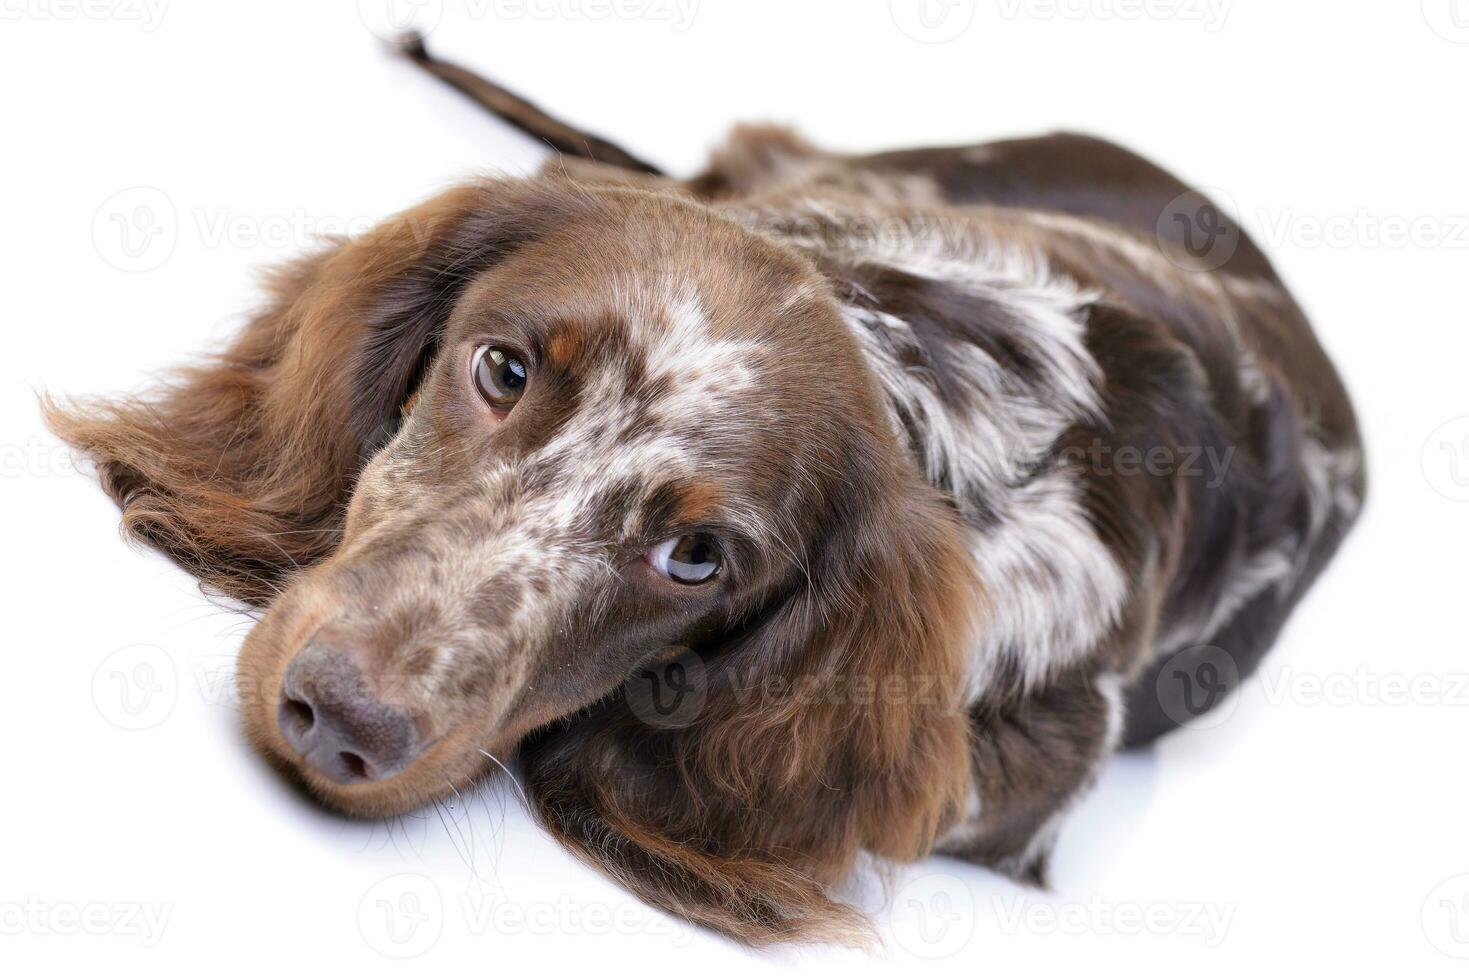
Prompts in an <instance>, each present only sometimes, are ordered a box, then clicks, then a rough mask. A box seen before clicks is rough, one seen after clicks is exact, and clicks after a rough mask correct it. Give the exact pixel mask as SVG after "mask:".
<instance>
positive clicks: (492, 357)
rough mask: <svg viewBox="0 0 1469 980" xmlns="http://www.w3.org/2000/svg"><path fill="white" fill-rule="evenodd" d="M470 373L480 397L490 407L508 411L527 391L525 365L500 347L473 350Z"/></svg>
mask: <svg viewBox="0 0 1469 980" xmlns="http://www.w3.org/2000/svg"><path fill="white" fill-rule="evenodd" d="M470 374H471V376H472V377H473V378H474V387H475V389H476V390H477V391H479V394H480V397H481V398H483V399H484V400H485V401H487V402H489V404H490V407H491V408H494V409H496V410H498V411H501V412H508V411H510V409H511V408H513V407H514V406H515V403H516V402H518V401H520V396H521V395H522V394H524V393H525V379H526V373H525V364H524V362H522V361H521V360H520V358H518V357H516V356H515V355H513V354H511V353H509V352H508V351H504V350H501V349H500V348H498V347H489V346H485V347H480V348H478V349H477V350H475V352H474V360H473V361H472V362H471V363H470Z"/></svg>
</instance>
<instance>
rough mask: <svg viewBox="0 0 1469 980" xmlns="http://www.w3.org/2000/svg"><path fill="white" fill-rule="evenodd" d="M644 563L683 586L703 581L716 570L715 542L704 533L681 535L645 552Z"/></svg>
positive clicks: (716, 548)
mask: <svg viewBox="0 0 1469 980" xmlns="http://www.w3.org/2000/svg"><path fill="white" fill-rule="evenodd" d="M648 564H650V565H652V566H653V567H654V568H655V569H657V570H658V571H659V572H662V573H663V574H664V575H667V576H668V577H669V578H671V579H673V580H674V581H675V582H679V583H681V584H683V585H698V584H699V583H700V582H707V581H709V580H710V579H711V578H713V577H714V576H715V575H716V574H718V572H719V564H720V559H719V544H718V543H717V542H716V541H715V540H714V539H713V538H711V537H710V536H709V535H707V534H685V535H683V536H682V537H678V538H669V539H668V540H667V541H665V542H663V543H662V544H660V545H657V546H656V547H654V548H652V549H650V550H649V551H648Z"/></svg>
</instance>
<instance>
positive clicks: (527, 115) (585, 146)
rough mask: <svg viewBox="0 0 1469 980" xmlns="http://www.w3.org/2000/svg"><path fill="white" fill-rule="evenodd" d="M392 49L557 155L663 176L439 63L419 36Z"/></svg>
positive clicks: (492, 86) (407, 37)
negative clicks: (546, 145) (543, 144)
mask: <svg viewBox="0 0 1469 980" xmlns="http://www.w3.org/2000/svg"><path fill="white" fill-rule="evenodd" d="M395 46H396V48H397V50H398V52H399V53H400V54H402V55H403V56H404V57H406V58H408V59H409V60H411V61H412V62H413V63H414V64H416V65H418V66H419V67H421V68H423V69H424V70H425V71H427V72H428V73H429V74H431V75H433V76H434V77H435V78H438V79H440V80H441V81H443V82H446V83H448V84H449V85H451V86H453V87H454V88H456V89H458V90H459V91H460V92H463V93H464V94H465V95H467V96H469V97H470V98H471V99H473V100H474V101H475V102H476V103H477V104H479V105H481V106H483V107H484V108H486V109H488V110H489V111H490V112H492V113H494V114H495V115H497V116H499V117H500V118H501V119H503V120H505V121H506V122H508V123H509V124H510V125H512V126H514V127H515V128H516V129H518V130H520V131H521V132H523V133H525V134H526V135H528V136H531V137H534V138H535V139H538V140H541V141H543V142H545V143H546V144H548V145H549V146H550V147H551V148H552V149H554V150H556V151H558V152H560V153H565V154H567V155H568V156H575V157H583V158H585V159H587V160H595V161H597V162H598V163H605V164H610V165H612V166H614V167H623V168H625V169H627V170H635V171H638V172H639V173H645V174H652V175H654V176H662V175H663V171H662V170H660V169H659V168H658V167H655V166H654V165H653V164H651V163H648V162H647V161H646V160H641V159H639V158H638V157H635V156H633V155H632V154H631V153H629V152H627V151H626V150H624V149H623V148H622V147H620V146H618V145H617V144H616V143H609V142H608V141H607V140H604V139H602V138H601V137H600V136H594V135H592V134H591V133H588V132H586V131H585V130H581V129H577V128H576V127H574V126H569V125H567V124H566V123H564V122H562V121H561V120H559V119H557V118H555V117H554V116H551V115H548V114H547V113H546V112H544V111H542V110H541V109H540V108H539V107H537V106H535V105H533V104H532V103H530V102H528V101H526V100H525V99H522V98H521V97H520V96H518V95H516V94H515V93H514V92H510V91H508V90H506V89H504V88H501V87H500V86H499V85H496V84H495V83H494V82H492V81H490V80H489V79H487V78H482V77H480V76H479V75H476V74H475V73H474V72H472V71H469V70H467V69H465V68H460V67H459V66H458V65H455V64H450V63H449V62H447V61H440V60H439V59H438V58H435V57H434V56H433V55H431V54H430V53H429V51H428V48H427V47H426V46H425V45H424V41H423V35H422V34H419V33H418V32H417V31H411V32H409V33H407V34H404V35H403V36H402V37H400V38H399V39H398V41H397V42H396V45H395Z"/></svg>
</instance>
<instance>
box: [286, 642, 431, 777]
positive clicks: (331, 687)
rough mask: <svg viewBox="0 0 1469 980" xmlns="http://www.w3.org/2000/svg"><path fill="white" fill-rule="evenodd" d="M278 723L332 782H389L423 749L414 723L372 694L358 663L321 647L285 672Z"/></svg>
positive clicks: (308, 650) (293, 744)
mask: <svg viewBox="0 0 1469 980" xmlns="http://www.w3.org/2000/svg"><path fill="white" fill-rule="evenodd" d="M276 723H277V724H278V725H279V726H280V730H281V734H282V735H284V736H285V739H286V741H287V742H289V743H290V745H291V747H292V748H294V749H295V750H296V751H297V752H300V753H301V755H302V756H303V757H304V758H305V760H306V763H307V764H308V765H309V766H311V768H312V769H314V770H316V771H317V772H319V773H321V774H322V775H324V776H326V777H327V778H328V779H330V780H332V781H333V782H336V783H363V782H373V781H375V780H379V779H387V778H388V777H389V776H392V775H395V774H397V773H399V772H401V771H403V769H404V768H405V767H407V765H408V764H409V763H410V762H412V761H413V760H414V759H416V758H418V756H419V755H420V754H421V753H422V752H423V749H424V743H423V738H422V737H421V735H420V733H419V729H418V726H417V725H416V724H414V722H413V719H412V718H411V717H409V716H408V715H407V714H405V713H403V712H402V711H400V710H399V709H397V708H395V707H393V706H392V705H389V704H384V703H383V701H382V700H381V699H379V698H378V697H376V696H375V695H373V693H372V692H371V691H370V690H369V689H368V686H367V684H366V683H365V681H364V680H363V677H362V671H361V670H360V669H359V668H358V666H357V663H356V661H355V660H354V659H353V658H352V657H351V656H350V655H349V654H347V653H345V652H343V651H341V650H338V649H335V648H333V647H330V646H325V645H322V644H319V643H312V644H309V645H308V646H307V647H306V649H304V650H302V651H301V652H300V653H299V654H297V655H296V659H294V660H292V661H291V664H290V666H289V667H287V668H286V675H285V680H284V683H282V685H281V703H280V708H279V709H278V711H277V712H276Z"/></svg>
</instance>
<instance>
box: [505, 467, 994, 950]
mask: <svg viewBox="0 0 1469 980" xmlns="http://www.w3.org/2000/svg"><path fill="white" fill-rule="evenodd" d="M892 456H893V457H895V456H896V454H895V453H894V454H892ZM865 462H866V463H867V464H872V465H862V466H859V469H861V470H866V471H867V476H868V477H873V472H872V470H873V469H878V470H881V469H882V467H881V466H878V465H876V464H875V463H873V461H872V460H871V459H869V460H867V461H865ZM899 470H900V468H899V467H898V465H897V464H896V463H892V464H890V465H888V467H887V472H885V473H881V475H878V476H876V477H875V478H872V479H867V478H863V479H859V480H857V482H856V483H854V485H853V486H852V487H851V488H850V492H849V493H847V494H843V495H840V497H839V498H838V499H836V500H834V501H833V510H832V512H831V513H829V514H828V515H826V516H825V518H824V519H823V520H822V521H821V524H822V527H823V531H822V532H821V537H820V539H819V540H818V541H816V542H815V543H814V546H813V547H812V548H811V549H810V553H809V554H808V555H807V556H806V557H807V561H806V568H805V569H803V574H801V576H800V578H799V580H798V581H797V582H795V583H794V584H793V585H790V586H788V587H787V588H785V589H784V590H782V591H781V592H780V593H779V594H778V595H777V596H775V597H774V598H773V599H772V601H771V603H770V604H769V605H768V606H767V607H766V609H765V610H763V611H762V612H760V613H759V614H758V615H756V616H755V617H754V619H753V625H750V626H748V627H746V628H744V629H743V631H742V632H741V633H740V634H739V635H738V636H737V637H736V638H734V639H733V641H732V642H729V643H726V644H723V645H719V646H717V647H716V648H714V649H711V650H709V651H707V655H697V654H696V655H694V659H695V660H696V662H697V665H696V666H695V665H694V664H689V663H682V664H681V666H680V667H679V669H680V671H681V674H680V679H681V681H682V683H683V685H684V688H685V690H684V693H685V695H691V696H693V697H694V698H696V699H699V698H702V706H701V707H700V708H699V709H698V711H697V714H696V715H695V716H694V717H693V718H692V719H688V720H685V719H682V718H679V717H678V713H677V712H675V713H674V717H675V719H676V720H677V722H678V724H679V726H680V727H677V728H675V729H673V730H661V729H660V728H659V727H657V726H656V725H650V724H648V722H649V721H650V720H652V721H655V722H656V721H657V719H649V718H648V717H646V716H647V709H646V706H644V707H643V708H641V709H639V710H634V709H635V707H636V706H635V705H633V704H630V701H631V700H632V698H631V694H630V693H628V691H627V690H626V689H625V692H624V696H622V697H619V698H615V699H613V700H611V701H608V702H606V703H604V704H601V705H598V706H596V707H594V708H592V709H589V711H588V712H586V713H584V714H583V715H581V716H579V717H577V718H575V719H573V720H571V721H569V722H567V723H563V724H559V725H557V726H553V727H552V728H551V729H549V730H547V731H545V732H542V733H541V734H540V735H539V736H538V737H536V738H534V739H532V740H531V741H529V742H528V743H527V744H526V746H525V747H524V755H523V758H524V760H525V762H526V773H527V778H528V780H529V786H530V791H531V794H532V796H533V797H534V798H535V801H536V806H537V808H538V810H539V813H540V817H541V819H542V820H543V821H544V822H545V823H546V824H547V826H548V827H550V828H551V830H552V831H553V832H554V833H555V834H556V835H557V836H558V837H559V838H561V839H562V840H563V842H564V843H566V844H567V845H568V846H569V847H570V848H571V849H572V850H573V851H575V852H576V853H579V854H580V855H582V856H583V857H584V858H585V859H586V860H588V861H589V862H591V863H592V864H594V865H596V866H598V867H600V868H601V869H603V870H604V871H606V872H607V873H609V874H611V875H612V876H613V877H615V878H617V879H618V880H620V881H622V882H623V883H625V884H626V885H627V887H629V888H630V889H632V890H633V891H634V892H636V893H637V894H638V895H640V896H641V897H642V898H644V899H645V900H647V901H649V902H651V903H653V904H655V905H658V906H660V907H662V908H664V909H667V910H669V911H671V912H673V913H675V914H678V915H681V916H683V917H686V918H688V919H692V920H694V921H696V922H699V923H701V924H703V925H705V926H708V927H711V928H714V929H716V930H719V931H721V932H723V933H725V934H728V935H731V936H734V937H736V938H738V939H740V940H742V941H744V942H747V943H751V944H754V945H764V944H767V943H773V942H781V941H787V940H824V941H840V942H856V943H859V944H860V943H862V942H864V941H865V939H866V938H867V936H868V930H867V928H866V923H865V920H864V919H863V918H862V916H861V915H860V914H858V913H857V912H856V911H855V910H854V909H853V908H851V907H850V906H848V905H846V904H843V903H842V902H840V901H839V900H837V899H836V898H834V897H833V896H832V894H831V892H830V891H829V890H828V889H829V886H831V885H832V884H835V883H837V882H839V881H840V880H841V879H843V878H844V877H845V876H846V875H847V873H848V872H849V871H850V870H851V869H852V867H853V865H854V862H855V861H856V859H857V858H858V856H859V855H860V853H861V852H863V851H867V852H870V853H872V854H874V855H877V856H878V857H881V858H891V859H895V860H914V859H916V858H918V857H920V856H922V855H923V854H926V853H927V852H928V851H929V849H930V847H931V845H932V843H933V841H934V839H935V837H936V836H937V835H938V834H939V833H940V832H941V831H942V830H944V829H945V828H946V827H947V826H948V825H949V824H950V823H951V822H952V821H954V820H955V819H956V818H957V817H958V816H959V814H960V812H961V811H962V808H963V806H964V802H965V800H966V799H967V795H968V791H969V787H970V785H971V783H970V776H969V760H968V751H967V744H968V734H969V724H968V721H967V718H966V715H965V712H964V709H963V706H962V697H963V689H964V681H963V672H964V667H963V664H964V658H965V654H966V652H967V648H968V644H969V642H970V641H971V640H972V635H973V631H972V623H973V616H974V611H975V609H976V608H977V606H978V604H979V596H978V594H977V593H978V587H977V585H976V583H975V579H974V572H973V568H972V565H971V561H970V558H969V555H968V553H967V552H966V551H965V549H964V547H963V541H964V535H963V533H962V529H961V528H960V526H959V522H958V519H957V518H956V516H955V514H954V512H953V509H952V508H951V507H950V506H948V504H947V503H946V502H945V501H944V500H943V498H942V497H941V496H940V495H939V494H938V493H937V492H936V491H934V490H932V489H931V488H929V487H927V486H924V485H921V484H920V482H919V480H918V478H917V476H916V474H912V475H910V474H908V473H906V472H902V473H901V475H900V474H899ZM660 669H661V668H660ZM701 678H702V679H701ZM636 683H638V681H637V678H634V680H633V681H630V682H629V684H630V685H632V684H636ZM700 685H702V686H703V687H704V690H698V689H697V687H698V686H700ZM640 711H641V716H640Z"/></svg>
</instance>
